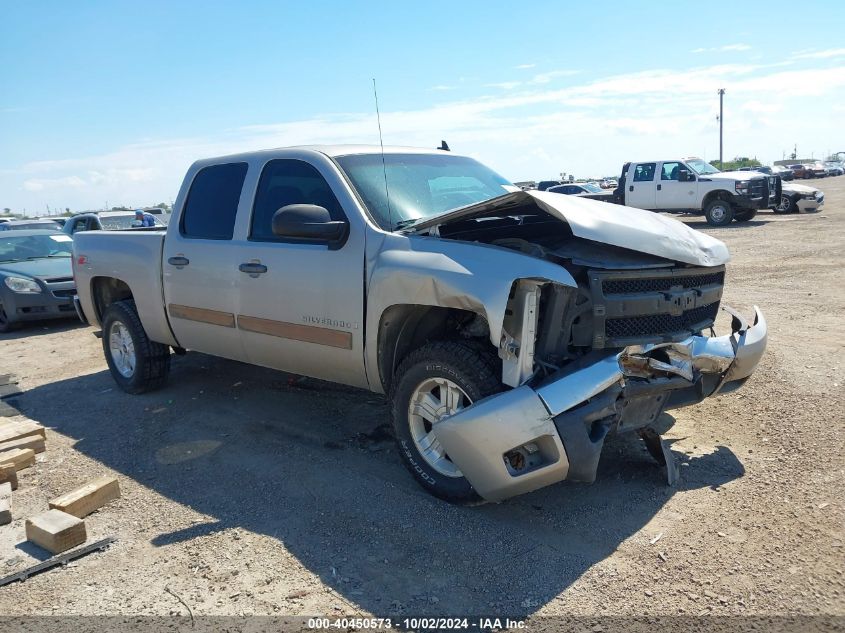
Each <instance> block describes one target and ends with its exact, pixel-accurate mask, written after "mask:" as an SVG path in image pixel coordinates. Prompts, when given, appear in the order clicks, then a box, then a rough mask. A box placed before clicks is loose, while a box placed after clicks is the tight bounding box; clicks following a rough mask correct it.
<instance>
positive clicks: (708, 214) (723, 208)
mask: <svg viewBox="0 0 845 633" xmlns="http://www.w3.org/2000/svg"><path fill="white" fill-rule="evenodd" d="M704 217H705V218H706V219H707V224H709V225H710V226H727V225H728V224H730V223H731V222H732V221H733V219H734V210H733V207H731V203H730V202H727V201H725V200H719V199H717V200H713V202H711V203H710V204H708V205H707V207H706V208H705V209H704Z"/></svg>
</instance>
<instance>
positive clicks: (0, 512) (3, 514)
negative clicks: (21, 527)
mask: <svg viewBox="0 0 845 633" xmlns="http://www.w3.org/2000/svg"><path fill="white" fill-rule="evenodd" d="M11 522H12V484H10V483H9V482H8V481H7V482H6V483H2V484H0V525H6V524H7V523H11Z"/></svg>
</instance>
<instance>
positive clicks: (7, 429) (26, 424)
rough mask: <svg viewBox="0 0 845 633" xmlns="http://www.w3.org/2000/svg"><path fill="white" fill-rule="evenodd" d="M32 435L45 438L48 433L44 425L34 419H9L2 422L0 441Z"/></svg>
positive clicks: (0, 425) (0, 423) (0, 424)
mask: <svg viewBox="0 0 845 633" xmlns="http://www.w3.org/2000/svg"><path fill="white" fill-rule="evenodd" d="M30 435H40V436H41V437H43V438H44V439H45V440H46V439H47V433H46V431H45V430H44V427H43V426H41V425H40V424H36V423H35V422H33V421H32V420H8V421H3V422H0V442H7V441H9V440H17V439H19V438H21V437H29V436H30Z"/></svg>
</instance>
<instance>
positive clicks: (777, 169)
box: [772, 165, 795, 180]
mask: <svg viewBox="0 0 845 633" xmlns="http://www.w3.org/2000/svg"><path fill="white" fill-rule="evenodd" d="M772 173H773V174H774V175H775V176H780V179H781V180H795V172H793V171H792V170H791V169H790V168H789V167H783V166H782V165H775V166H774V167H772Z"/></svg>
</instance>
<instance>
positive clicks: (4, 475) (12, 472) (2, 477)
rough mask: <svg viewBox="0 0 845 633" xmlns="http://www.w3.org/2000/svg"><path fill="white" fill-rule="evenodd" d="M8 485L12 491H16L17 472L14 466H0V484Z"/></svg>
mask: <svg viewBox="0 0 845 633" xmlns="http://www.w3.org/2000/svg"><path fill="white" fill-rule="evenodd" d="M4 483H8V484H9V485H11V487H12V490H17V489H18V470H17V469H16V468H15V465H14V464H0V484H4Z"/></svg>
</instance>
